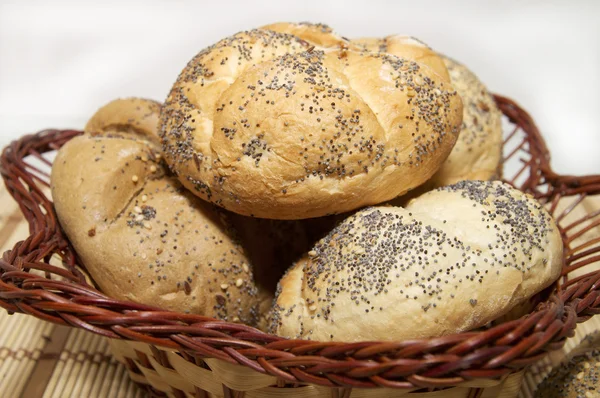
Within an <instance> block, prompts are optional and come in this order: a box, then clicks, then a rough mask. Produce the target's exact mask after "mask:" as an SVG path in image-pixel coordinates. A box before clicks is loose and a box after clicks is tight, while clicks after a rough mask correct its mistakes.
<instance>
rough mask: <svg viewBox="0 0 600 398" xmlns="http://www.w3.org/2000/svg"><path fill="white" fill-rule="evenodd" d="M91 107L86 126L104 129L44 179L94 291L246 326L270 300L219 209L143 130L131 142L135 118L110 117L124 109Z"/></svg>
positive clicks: (72, 149) (71, 146)
mask: <svg viewBox="0 0 600 398" xmlns="http://www.w3.org/2000/svg"><path fill="white" fill-rule="evenodd" d="M113 104H114V103H113ZM115 109H116V108H115ZM99 113H100V114H101V115H98V114H97V115H96V116H95V117H93V118H92V120H91V121H90V123H88V127H89V126H104V127H100V128H98V127H93V128H92V127H90V128H89V129H88V130H89V131H92V132H95V133H94V134H95V135H84V136H80V137H76V138H73V139H72V140H71V141H69V142H68V143H67V144H66V145H65V146H64V147H63V148H61V150H60V151H59V153H58V155H57V157H56V159H55V161H54V165H53V168H52V176H51V187H52V196H53V199H54V206H55V209H56V213H57V216H58V219H59V221H60V223H61V225H62V227H63V229H64V231H65V233H66V234H67V236H68V237H69V240H70V242H71V243H72V244H73V246H74V248H75V249H76V251H77V253H78V255H79V256H80V258H81V260H82V261H83V263H84V265H85V267H86V268H87V270H88V271H89V273H90V274H91V276H92V278H93V279H94V281H95V282H96V283H97V285H98V287H99V288H100V289H101V290H102V291H103V292H104V293H105V294H107V295H108V296H111V297H114V298H117V299H124V300H130V301H134V302H139V303H143V304H149V305H153V306H158V307H161V308H164V309H168V310H174V311H180V312H190V313H194V314H201V315H207V316H211V317H215V318H218V319H223V320H228V321H233V322H243V323H246V324H248V325H255V324H256V323H257V322H258V320H259V317H260V313H259V305H260V304H263V307H264V306H265V305H264V304H265V303H266V305H267V306H268V305H269V303H270V299H271V296H270V295H269V294H268V292H264V291H259V290H258V289H257V287H256V285H255V283H254V277H253V268H252V266H251V264H250V263H249V261H248V259H247V257H246V255H245V253H244V251H243V249H242V248H241V246H240V245H239V244H238V242H237V240H236V238H235V234H234V232H233V230H232V227H231V222H230V220H229V218H228V215H227V214H225V212H224V211H222V210H221V209H219V208H218V207H215V206H213V205H212V204H210V203H207V202H204V201H202V200H199V199H198V198H197V197H195V196H194V195H192V194H191V193H189V192H187V191H186V190H185V189H184V188H183V187H182V186H181V184H180V183H179V182H178V180H177V179H176V178H173V177H171V176H169V174H168V170H165V167H164V164H163V163H162V162H161V160H160V153H159V151H158V148H157V147H155V146H154V145H153V144H152V143H151V141H153V138H152V137H153V136H152V135H153V134H155V133H152V131H151V130H152V129H151V126H148V128H147V129H146V130H144V134H142V136H143V137H144V139H140V138H139V137H138V133H137V131H138V129H140V128H141V127H140V126H143V125H144V123H142V122H140V123H138V122H136V121H137V119H135V120H136V121H133V122H131V121H129V122H127V120H128V119H127V118H125V119H119V118H117V117H115V116H114V115H115V114H117V115H122V114H126V113H127V111H126V110H123V109H121V110H119V111H117V112H109V113H107V108H106V107H105V108H102V109H101V110H100V111H99ZM154 116H156V112H155V114H154ZM115 119H117V120H122V122H119V123H117V124H113V121H114V120H115ZM121 123H124V124H121ZM106 126H115V127H114V128H110V130H109V129H108V128H107V127H106ZM121 129H122V130H123V131H124V132H122V131H121ZM100 131H104V133H102V134H100V133H98V132H100ZM108 131H109V132H108ZM132 131H133V132H132ZM146 137H148V138H149V140H146V139H145V138H146ZM155 138H156V136H155V135H154V139H155Z"/></svg>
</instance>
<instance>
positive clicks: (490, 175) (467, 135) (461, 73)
mask: <svg viewBox="0 0 600 398" xmlns="http://www.w3.org/2000/svg"><path fill="white" fill-rule="evenodd" d="M352 43H353V44H355V45H361V46H363V47H364V48H365V49H366V50H368V51H379V52H382V53H387V54H393V55H397V56H403V57H406V58H408V59H412V60H415V61H418V62H422V63H426V64H427V65H429V67H431V68H432V69H434V70H435V71H436V72H437V73H438V74H439V75H440V76H443V77H444V79H446V81H449V82H450V83H451V84H452V86H453V87H454V88H455V89H456V91H457V92H458V94H459V95H460V97H461V98H462V101H463V112H464V113H463V122H462V127H461V132H460V134H459V136H458V140H457V141H456V145H455V146H454V148H453V149H452V152H451V153H450V155H449V156H448V158H447V159H446V161H445V162H444V164H443V165H442V167H440V169H439V170H438V171H437V172H436V173H435V175H434V176H433V177H432V178H431V179H430V180H429V181H428V182H427V183H425V184H424V185H423V186H421V187H420V188H418V189H417V192H416V193H414V194H413V196H418V195H419V194H421V193H424V192H427V191H429V190H431V189H434V188H437V187H441V186H444V185H450V184H454V183H456V182H459V181H462V180H492V179H499V178H501V170H502V125H501V113H500V110H499V109H498V107H497V106H496V102H495V101H494V98H493V97H492V95H491V94H490V93H489V92H488V90H487V88H486V87H485V85H484V84H483V83H482V82H481V81H480V80H479V79H478V78H477V76H476V75H475V74H474V73H473V72H471V71H470V70H469V69H468V68H467V67H465V66H464V65H462V64H460V63H458V62H456V61H454V60H452V59H451V58H448V57H445V56H442V55H439V54H437V53H435V52H434V51H433V50H431V49H430V48H429V47H427V46H426V45H425V44H423V43H421V42H419V41H418V40H416V39H414V38H410V37H408V36H388V37H384V38H382V39H378V38H364V39H356V40H352ZM403 201H404V200H403V199H402V198H399V199H398V200H396V201H394V202H392V203H393V204H394V205H397V206H400V205H401V204H402V202H403Z"/></svg>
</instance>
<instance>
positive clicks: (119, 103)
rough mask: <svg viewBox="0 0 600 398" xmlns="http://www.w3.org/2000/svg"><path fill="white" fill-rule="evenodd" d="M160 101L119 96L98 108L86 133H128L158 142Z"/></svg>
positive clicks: (85, 130)
mask: <svg viewBox="0 0 600 398" xmlns="http://www.w3.org/2000/svg"><path fill="white" fill-rule="evenodd" d="M160 107H161V105H160V103H159V102H156V101H154V100H149V99H144V98H134V97H132V98H120V99H116V100H114V101H111V102H109V103H108V104H106V105H104V106H103V107H102V108H100V109H98V111H96V113H95V114H94V115H93V116H92V118H91V119H90V120H89V121H88V122H87V124H86V126H85V129H84V132H85V133H86V134H101V135H102V134H117V133H118V134H121V135H123V134H130V135H133V136H138V137H139V138H143V139H145V140H148V141H151V142H153V143H156V144H158V143H159V138H158V117H159V114H160Z"/></svg>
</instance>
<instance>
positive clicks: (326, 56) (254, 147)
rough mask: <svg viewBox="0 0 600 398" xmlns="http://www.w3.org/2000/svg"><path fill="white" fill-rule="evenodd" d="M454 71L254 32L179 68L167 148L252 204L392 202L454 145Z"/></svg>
mask: <svg viewBox="0 0 600 398" xmlns="http://www.w3.org/2000/svg"><path fill="white" fill-rule="evenodd" d="M325 34H327V33H325ZM443 80H444V79H442V78H440V76H439V75H438V74H437V73H436V71H435V70H432V69H431V68H429V67H428V66H427V65H425V64H420V63H417V62H414V61H409V60H405V59H402V58H399V57H396V56H393V55H388V54H378V53H369V52H366V51H352V50H349V49H346V48H323V47H319V46H316V45H311V44H310V43H308V42H307V41H306V40H303V39H300V38H299V37H296V36H293V35H290V34H283V33H277V32H274V31H269V30H260V29H259V30H253V31H249V32H242V33H239V34H236V35H234V36H232V37H229V38H227V39H224V40H222V41H220V42H219V43H217V44H215V45H214V46H212V47H209V48H207V49H205V50H203V51H202V52H200V53H199V54H198V55H197V56H196V57H195V58H194V59H192V60H191V61H190V62H189V63H188V65H187V66H186V68H185V69H184V70H183V72H182V73H181V75H180V76H179V78H178V80H177V82H176V83H175V85H174V86H173V89H172V90H171V93H170V94H169V96H168V98H167V100H166V102H165V105H164V107H163V108H162V111H161V118H160V120H161V128H160V134H161V138H162V141H163V148H164V154H165V157H166V160H167V162H168V163H169V165H170V167H171V168H172V170H173V171H174V172H175V173H176V174H177V175H178V177H179V179H180V181H181V182H182V184H183V185H184V186H186V187H187V188H188V189H190V190H191V191H192V192H194V193H195V194H196V195H198V196H199V197H201V198H203V199H205V200H208V201H211V202H213V203H215V204H217V205H219V206H221V207H224V208H226V209H228V210H231V211H233V212H236V213H238V214H242V215H250V216H256V217H260V218H273V219H303V218H311V217H319V216H323V215H327V214H335V213H343V212H346V211H350V210H353V209H356V208H359V207H362V206H365V205H370V204H376V203H381V202H384V201H386V200H390V199H392V198H394V197H396V196H398V195H400V194H402V193H404V192H406V191H407V190H410V189H412V188H414V187H416V186H418V185H420V184H422V183H423V182H425V181H426V180H427V179H429V178H430V177H431V176H432V175H433V174H434V173H435V172H436V171H437V169H438V168H439V166H440V165H441V164H442V162H443V161H444V160H445V159H446V157H447V156H448V154H449V153H450V151H451V149H452V147H453V145H454V143H455V140H456V136H457V134H458V130H459V128H460V124H461V122H462V105H461V100H460V98H459V97H458V95H457V94H456V93H455V91H454V89H453V88H452V87H451V85H450V84H448V83H447V82H444V81H443Z"/></svg>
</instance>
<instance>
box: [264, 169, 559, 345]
mask: <svg viewBox="0 0 600 398" xmlns="http://www.w3.org/2000/svg"><path fill="white" fill-rule="evenodd" d="M561 265H562V241H561V238H560V233H559V231H558V228H557V227H556V225H555V223H554V221H553V220H552V218H551V217H550V215H549V214H548V213H547V211H546V210H545V209H544V208H543V207H542V206H541V205H540V204H539V203H537V202H536V201H535V200H534V199H533V198H531V196H529V195H526V194H523V193H522V192H520V191H518V190H516V189H514V188H512V187H510V186H508V185H506V184H502V183H500V182H482V181H464V182H461V183H458V184H456V185H452V186H449V187H444V188H440V189H438V190H435V191H432V192H429V193H427V194H425V195H423V196H421V197H419V198H417V199H415V200H413V201H411V202H410V203H409V204H408V206H407V207H406V209H403V208H398V207H389V206H388V207H372V208H368V209H365V210H361V211H359V212H357V213H355V214H354V215H352V216H351V217H349V218H347V219H346V220H345V221H344V222H342V223H341V224H340V225H339V226H337V227H336V228H335V229H334V230H333V231H332V232H331V233H330V234H329V235H327V236H326V237H325V238H323V239H321V241H319V243H317V245H315V247H314V248H313V249H312V250H311V251H309V253H308V256H307V257H306V258H304V259H302V260H300V261H299V262H297V263H296V264H295V265H294V266H293V267H292V268H291V269H290V270H289V271H288V273H287V275H286V276H285V277H284V278H283V279H282V281H281V282H280V285H279V288H278V292H277V298H276V304H275V305H274V308H273V311H272V313H271V315H270V322H271V327H270V330H271V331H272V332H273V333H276V334H278V335H281V336H284V337H290V338H302V339H312V340H318V341H330V340H334V341H348V342H350V341H373V340H404V339H414V338H428V337H435V336H442V335H446V334H451V333H455V332H462V331H466V330H470V329H473V328H477V327H480V326H483V325H485V324H487V323H488V322H490V321H492V320H493V319H495V318H497V317H499V316H501V315H503V314H505V313H506V312H507V311H509V310H510V309H511V308H513V307H514V306H515V305H516V304H518V303H520V302H521V301H523V300H526V299H527V298H529V297H531V296H532V295H534V294H535V293H536V292H538V291H541V290H542V289H544V288H545V287H547V286H548V285H550V284H551V283H552V282H553V281H554V280H556V278H558V276H559V275H560V270H561Z"/></svg>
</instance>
